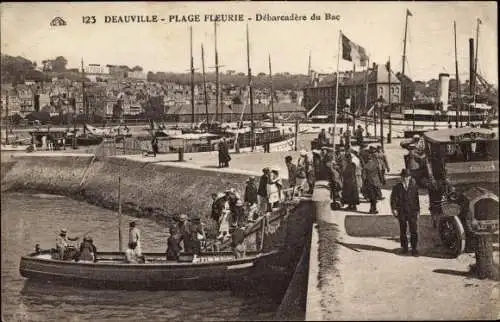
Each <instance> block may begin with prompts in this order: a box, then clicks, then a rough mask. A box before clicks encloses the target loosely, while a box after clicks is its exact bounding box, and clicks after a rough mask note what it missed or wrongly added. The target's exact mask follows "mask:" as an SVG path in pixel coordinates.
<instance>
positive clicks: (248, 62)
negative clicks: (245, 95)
mask: <svg viewBox="0 0 500 322" xmlns="http://www.w3.org/2000/svg"><path fill="white" fill-rule="evenodd" d="M247 65H248V90H249V92H250V93H249V94H250V121H251V133H252V141H253V144H252V151H253V150H254V145H255V130H254V122H253V90H252V69H251V68H250V39H249V36H248V24H247Z"/></svg>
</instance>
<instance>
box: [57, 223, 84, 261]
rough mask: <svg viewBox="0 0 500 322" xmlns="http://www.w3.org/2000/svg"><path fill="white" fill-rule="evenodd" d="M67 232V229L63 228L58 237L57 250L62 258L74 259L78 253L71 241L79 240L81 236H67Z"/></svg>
mask: <svg viewBox="0 0 500 322" xmlns="http://www.w3.org/2000/svg"><path fill="white" fill-rule="evenodd" d="M67 233H68V231H67V229H65V228H64V229H61V233H60V234H59V236H57V238H56V251H57V254H58V259H60V260H72V259H74V258H76V255H77V251H76V249H75V248H74V247H72V246H71V245H70V244H69V241H77V240H78V239H80V237H74V238H71V237H68V236H67Z"/></svg>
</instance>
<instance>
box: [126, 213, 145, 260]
mask: <svg viewBox="0 0 500 322" xmlns="http://www.w3.org/2000/svg"><path fill="white" fill-rule="evenodd" d="M128 243H129V244H135V245H136V246H135V248H134V252H135V256H137V257H139V258H140V257H142V248H141V231H140V230H139V228H137V227H136V226H135V221H131V222H130V224H129V231H128Z"/></svg>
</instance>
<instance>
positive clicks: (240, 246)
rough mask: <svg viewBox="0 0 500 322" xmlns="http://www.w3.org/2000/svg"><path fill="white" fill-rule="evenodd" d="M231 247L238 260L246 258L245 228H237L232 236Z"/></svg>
mask: <svg viewBox="0 0 500 322" xmlns="http://www.w3.org/2000/svg"><path fill="white" fill-rule="evenodd" d="M231 247H232V249H233V254H234V257H235V258H236V259H238V258H242V257H245V252H246V245H245V229H244V228H243V227H241V226H239V227H237V228H236V229H235V230H234V231H233V233H232V234H231Z"/></svg>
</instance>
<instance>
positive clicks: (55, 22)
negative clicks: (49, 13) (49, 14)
mask: <svg viewBox="0 0 500 322" xmlns="http://www.w3.org/2000/svg"><path fill="white" fill-rule="evenodd" d="M66 25H67V23H66V21H64V19H63V18H61V17H55V18H54V19H52V21H51V22H50V26H51V27H60V26H66Z"/></svg>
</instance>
